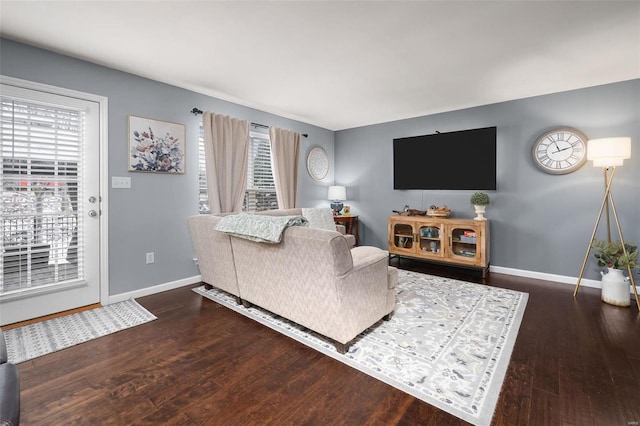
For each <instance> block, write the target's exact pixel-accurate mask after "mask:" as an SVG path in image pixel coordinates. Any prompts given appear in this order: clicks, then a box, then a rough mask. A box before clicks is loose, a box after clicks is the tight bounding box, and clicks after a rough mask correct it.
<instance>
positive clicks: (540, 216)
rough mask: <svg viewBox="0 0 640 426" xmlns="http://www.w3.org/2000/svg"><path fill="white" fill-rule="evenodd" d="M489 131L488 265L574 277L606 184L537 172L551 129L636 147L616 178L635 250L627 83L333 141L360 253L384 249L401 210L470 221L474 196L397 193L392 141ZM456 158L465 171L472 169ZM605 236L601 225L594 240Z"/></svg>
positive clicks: (639, 176)
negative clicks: (493, 161)
mask: <svg viewBox="0 0 640 426" xmlns="http://www.w3.org/2000/svg"><path fill="white" fill-rule="evenodd" d="M487 126H497V129H498V133H497V144H498V153H497V163H498V166H497V172H498V186H497V187H498V189H497V191H488V192H489V195H490V197H491V204H490V205H489V206H488V208H487V217H489V218H490V219H491V264H492V265H497V266H502V267H506V268H515V269H520V270H526V271H535V272H542V273H548V274H557V275H564V276H573V277H576V276H578V274H579V272H580V267H581V266H582V260H583V258H584V255H585V252H586V248H587V244H588V242H589V237H590V235H591V232H592V231H593V226H594V224H595V221H596V217H597V214H598V210H599V208H600V204H601V202H602V197H603V195H604V179H603V174H602V169H599V168H595V167H593V163H592V162H588V163H587V164H586V165H585V166H584V167H582V168H581V169H580V170H578V171H577V172H574V173H572V174H568V175H560V176H554V175H549V174H546V173H543V172H541V171H540V170H538V169H537V168H536V167H535V165H534V164H533V161H532V159H531V147H532V144H533V142H534V141H535V139H536V138H537V137H538V136H539V135H541V134H542V133H544V132H546V131H548V130H551V129H553V128H556V127H563V126H569V127H574V128H577V129H579V130H581V131H582V132H584V133H585V134H586V135H587V137H589V138H599V137H610V136H630V137H631V138H632V148H631V151H632V158H631V159H630V160H626V161H625V163H624V166H622V167H620V168H618V169H617V172H616V177H615V181H614V186H613V194H614V199H615V203H616V207H617V211H618V215H619V217H620V221H621V225H622V230H623V231H624V237H625V239H631V240H634V241H636V242H637V241H640V226H639V225H640V80H632V81H627V82H622V83H617V84H610V85H605V86H599V87H593V88H588V89H582V90H575V91H570V92H564V93H556V94H551V95H546V96H539V97H534V98H528V99H522V100H517V101H511V102H504V103H499V104H493V105H486V106H482V107H477V108H470V109H465V110H460V111H453V112H447V113H442V114H437V115H430V116H425V117H418V118H414V119H408V120H402V121H396V122H390V123H384V124H379V125H372V126H366V127H361V128H355V129H349V130H344V131H339V132H336V138H335V144H336V153H335V156H336V169H337V173H336V176H335V178H336V184H340V185H346V186H347V197H348V198H349V200H348V201H347V202H346V203H347V204H349V205H351V206H353V210H354V213H355V214H359V215H360V220H361V224H362V225H361V231H362V233H361V236H362V241H363V242H364V244H367V245H374V246H378V247H386V246H387V218H388V216H389V215H390V214H392V210H400V209H402V207H403V206H404V205H405V204H409V205H410V206H411V207H412V208H417V209H421V210H424V209H426V208H428V206H429V205H431V204H435V205H438V206H440V205H443V204H446V205H447V206H448V207H449V208H450V209H451V210H452V212H453V215H454V216H455V217H467V218H471V217H473V216H474V214H473V207H472V206H471V205H470V204H469V196H470V195H471V193H473V191H416V190H412V191H398V190H394V189H393V152H392V141H393V139H394V138H399V137H407V136H417V135H423V134H431V133H435V131H436V130H437V131H440V132H448V131H455V130H463V129H473V128H480V127H487ZM460 154H461V157H460V159H461V161H470V160H472V159H468V158H465V157H464V153H460ZM461 171H463V167H461ZM426 172H427V169H426V168H425V173H426ZM612 227H614V228H613V229H615V225H614V224H613V218H612ZM605 229H606V228H605V226H604V219H603V223H602V224H601V226H600V232H599V234H598V236H599V237H600V238H605V236H606V231H605ZM616 236H617V234H616V233H615V232H614V237H616ZM616 239H617V237H616ZM599 270H600V269H599V268H597V265H596V264H595V262H593V261H591V262H590V263H589V264H588V266H587V271H586V275H585V277H586V278H592V279H598V278H599V274H598V271H599Z"/></svg>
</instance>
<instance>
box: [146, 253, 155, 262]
mask: <svg viewBox="0 0 640 426" xmlns="http://www.w3.org/2000/svg"><path fill="white" fill-rule="evenodd" d="M154 257H155V255H154V253H153V252H151V253H147V265H148V264H150V263H153V262H155V259H154Z"/></svg>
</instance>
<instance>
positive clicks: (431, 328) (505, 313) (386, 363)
mask: <svg viewBox="0 0 640 426" xmlns="http://www.w3.org/2000/svg"><path fill="white" fill-rule="evenodd" d="M399 273H400V275H399V280H398V287H397V289H396V290H397V303H396V308H395V311H394V314H393V317H392V318H391V321H380V322H378V323H377V324H375V325H374V326H372V327H371V328H369V329H368V330H366V331H365V332H363V333H362V334H361V335H360V336H358V337H357V338H356V339H355V341H354V343H353V344H352V345H351V347H350V349H349V352H347V353H346V354H345V355H340V354H339V353H338V352H337V351H336V349H335V347H334V345H333V343H332V342H331V341H330V340H329V339H327V338H325V337H323V336H320V335H318V334H316V333H314V332H312V331H310V330H308V329H306V328H304V327H302V326H299V325H297V324H295V323H292V322H290V321H288V320H286V319H284V318H282V317H279V316H277V315H274V314H272V313H270V312H268V311H265V310H263V309H260V308H258V307H252V308H249V309H247V308H244V307H243V306H242V305H237V304H236V302H235V299H234V298H233V296H231V295H229V294H228V293H225V292H223V291H221V290H218V289H216V288H213V289H211V290H206V289H205V288H204V287H199V288H194V289H193V290H194V291H195V292H196V293H199V294H201V295H203V296H205V297H207V298H209V299H211V300H213V301H215V302H218V303H220V304H222V305H224V306H226V307H228V308H230V309H233V310H234V311H236V312H239V313H241V314H243V315H245V316H247V317H249V318H252V319H254V320H256V321H258V322H260V323H261V324H264V325H266V326H268V327H270V328H272V329H274V330H276V331H279V332H280V333H282V334H285V335H287V336H289V337H292V338H294V339H296V340H298V341H300V342H302V343H304V344H306V345H308V346H310V347H312V348H314V349H316V350H318V351H320V352H322V353H323V354H326V355H328V356H331V357H333V358H335V359H337V360H339V361H341V362H343V363H345V364H347V365H349V366H351V367H353V368H356V369H358V370H360V371H362V372H364V373H366V374H368V375H370V376H372V377H375V378H376V379H378V380H381V381H383V382H385V383H387V384H389V385H391V386H393V387H395V388H397V389H400V390H402V391H403V392H406V393H408V394H410V395H412V396H414V397H416V398H418V399H420V400H422V401H425V402H427V403H429V404H431V405H434V406H436V407H438V408H440V409H442V410H444V411H446V412H448V413H450V414H452V415H454V416H456V417H459V418H461V419H463V420H465V421H467V422H470V423H473V424H475V425H489V424H490V422H491V418H492V416H493V412H494V410H495V406H496V403H497V401H498V395H499V393H500V388H501V386H502V381H503V380H504V376H505V373H506V370H507V367H508V365H509V359H510V357H511V352H512V350H513V347H514V344H515V341H516V337H517V335H518V329H519V328H520V323H521V321H522V316H523V315H524V311H525V307H526V304H527V299H528V294H527V293H521V292H518V291H513V290H507V289H502V288H496V287H489V286H486V285H480V284H473V283H468V282H464V281H458V280H453V279H447V278H441V277H435V276H430V275H425V274H419V273H416V272H410V271H404V270H400V271H399Z"/></svg>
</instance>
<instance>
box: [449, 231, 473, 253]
mask: <svg viewBox="0 0 640 426" xmlns="http://www.w3.org/2000/svg"><path fill="white" fill-rule="evenodd" d="M477 241H478V235H477V231H476V230H475V229H470V228H453V229H452V230H451V251H452V252H453V254H454V255H455V256H460V257H464V258H467V259H474V258H475V257H476V256H477V255H478V250H477Z"/></svg>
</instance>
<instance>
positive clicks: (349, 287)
mask: <svg viewBox="0 0 640 426" xmlns="http://www.w3.org/2000/svg"><path fill="white" fill-rule="evenodd" d="M296 211H299V209H293V210H280V211H272V212H267V214H278V215H279V214H284V215H287V214H291V213H293V214H296ZM220 218H221V216H215V215H198V216H193V217H190V218H189V219H188V224H189V229H190V232H191V236H192V240H193V244H194V249H195V252H196V256H197V258H198V263H199V265H200V272H201V274H202V280H203V281H204V282H205V283H208V284H210V285H213V286H215V287H217V288H220V289H222V290H224V291H226V292H229V293H231V294H233V295H235V296H236V298H237V300H238V302H239V303H240V302H241V303H243V304H244V305H245V306H250V305H251V304H255V305H257V306H260V307H262V308H264V309H267V310H269V311H271V312H273V313H275V314H277V315H280V316H282V317H284V318H287V319H289V320H291V321H293V322H296V323H298V324H300V325H302V326H304V327H307V328H309V329H310V330H313V331H315V332H317V333H319V334H321V335H323V336H326V337H329V338H331V339H333V340H334V341H335V342H336V348H337V349H338V351H339V352H341V353H345V352H346V351H347V350H348V345H349V343H350V342H351V341H352V340H353V339H354V338H355V337H356V336H357V335H358V334H360V333H362V332H363V331H364V330H366V329H367V328H369V327H370V326H372V325H373V324H375V323H376V322H378V321H379V320H380V319H382V318H386V319H388V318H389V316H390V314H391V313H392V312H393V309H394V306H395V286H396V283H397V279H398V278H397V276H398V275H397V270H396V269H395V268H393V267H390V266H388V254H387V252H385V251H383V250H380V249H378V248H376V247H354V248H352V249H351V248H350V245H349V243H348V241H347V239H346V238H345V237H344V236H343V235H342V234H340V233H339V232H337V231H328V230H324V229H314V228H307V227H289V228H287V229H286V230H285V231H284V235H283V238H282V241H281V242H280V243H279V244H267V243H259V242H254V241H249V240H246V239H243V238H238V237H230V236H228V235H226V234H223V233H221V232H218V231H215V229H214V228H215V225H216V223H217V222H218V221H219V220H220Z"/></svg>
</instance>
